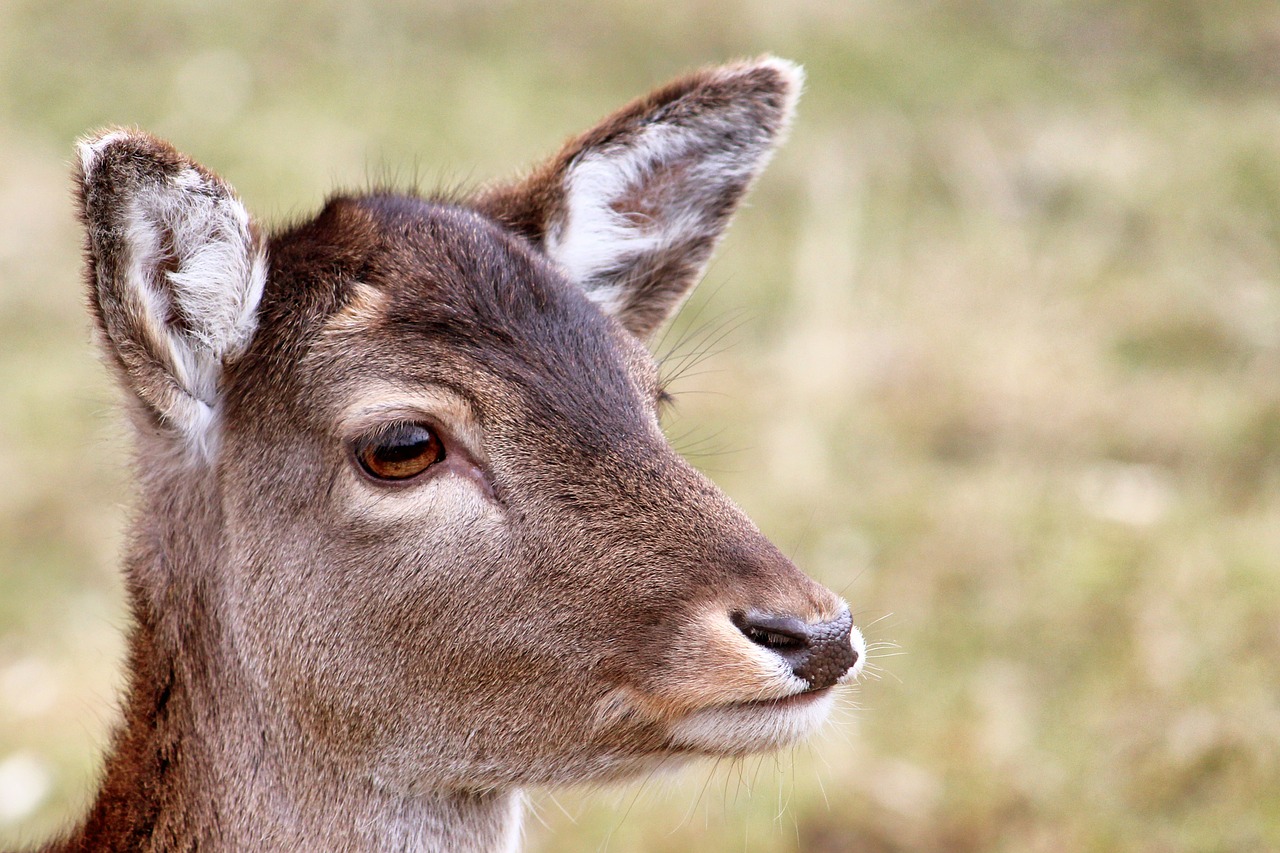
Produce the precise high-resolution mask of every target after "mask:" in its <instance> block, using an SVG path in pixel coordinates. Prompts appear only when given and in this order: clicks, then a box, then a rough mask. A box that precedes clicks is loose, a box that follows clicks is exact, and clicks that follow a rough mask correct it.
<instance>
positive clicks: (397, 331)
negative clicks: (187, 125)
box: [76, 58, 864, 843]
mask: <svg viewBox="0 0 1280 853" xmlns="http://www.w3.org/2000/svg"><path fill="white" fill-rule="evenodd" d="M799 84H800V74H799V70H798V69H797V68H796V67H795V66H792V65H790V64H788V63H786V62H782V61H780V60H776V59H768V58H766V59H763V60H759V61H755V62H749V63H744V64H739V65H731V66H726V67H720V68H713V69H709V70H705V71H702V72H699V73H695V74H692V75H690V76H688V77H685V78H683V79H680V80H677V81H676V82H674V83H672V84H670V85H668V86H666V87H665V88H662V89H659V90H657V91H656V92H654V93H652V94H651V95H649V96H648V97H646V98H643V99H641V100H639V101H636V102H634V103H632V104H631V105H629V106H627V107H625V108H623V109H622V110H621V111H619V112H617V113H615V114H614V115H612V116H610V117H609V118H607V119H606V120H605V121H603V122H602V123H601V124H599V125H598V126H597V127H595V128H593V129H591V130H589V131H587V132H586V133H584V134H582V135H581V136H578V137H576V138H574V139H572V140H571V141H570V142H568V143H567V144H566V145H565V146H564V148H563V149H562V150H561V151H560V152H559V153H558V154H557V155H556V156H554V157H553V158H551V159H550V160H549V161H548V162H546V163H545V164H544V165H542V166H540V167H538V168H536V169H535V170H533V171H532V172H531V173H530V174H529V175H528V176H527V177H525V178H524V179H522V180H518V181H515V182H512V183H508V184H503V185H500V186H496V187H492V188H489V189H487V190H485V191H482V192H480V193H478V194H476V195H474V196H472V197H469V198H462V199H441V198H430V197H420V196H418V195H414V194H404V193H395V192H373V193H367V194H359V195H338V196H335V197H333V198H332V199H331V200H330V201H329V202H328V203H327V204H326V205H325V207H324V209H323V210H322V211H321V212H320V213H319V214H318V215H317V216H316V217H315V218H313V219H310V220H308V221H305V222H302V223H300V224H296V225H294V226H292V227H288V228H285V229H282V230H279V231H277V232H275V233H272V234H270V235H268V232H267V231H266V230H265V229H263V228H261V227H260V226H259V225H257V224H256V223H255V222H254V220H253V219H252V218H251V217H250V216H249V214H248V213H247V212H246V211H245V209H244V207H243V205H242V204H241V202H240V201H239V199H238V198H237V197H236V195H235V193H234V192H233V191H232V189H231V188H230V187H229V186H228V185H227V184H226V183H225V182H224V181H222V180H221V179H220V178H218V177H217V176H216V175H214V174H213V173H212V172H210V171H208V170H207V169H205V168H203V167H202V166H200V165H198V164H196V163H194V162H192V161H191V160H190V159H188V158H187V157H185V156H184V155H182V154H180V153H178V152H177V151H176V150H174V149H173V148H172V147H170V146H169V145H168V144H166V143H164V142H162V141H160V140H158V139H155V138H153V137H151V136H148V135H146V134H144V133H141V132H137V131H132V130H111V131H109V132H104V133H101V134H99V135H97V136H94V137H91V138H89V139H88V140H86V141H84V142H83V143H82V144H81V146H80V162H79V167H78V171H77V176H76V178H77V181H76V182H77V186H78V188H79V198H80V201H81V205H82V217H83V221H84V225H85V228H86V231H87V235H88V237H87V255H88V270H89V284H90V292H91V296H92V299H91V303H92V306H93V309H94V312H95V315H96V318H97V325H98V329H99V331H100V333H101V334H100V339H101V341H102V345H103V350H104V352H105V353H106V356H107V359H108V361H109V362H110V363H111V364H112V365H113V366H114V368H115V373H116V375H117V376H118V378H119V379H120V382H121V384H122V385H123V387H124V389H125V391H126V397H127V398H128V401H129V410H130V413H131V415H132V420H133V422H134V423H135V425H136V427H137V437H138V441H137V459H138V468H139V474H140V479H141V482H142V503H141V506H140V512H139V515H138V519H137V521H136V523H135V527H134V531H133V536H132V545H131V547H130V552H129V556H128V565H127V571H128V573H129V581H130V584H129V588H130V593H131V596H132V602H133V608H134V613H135V617H136V619H137V622H138V625H139V628H138V630H137V632H136V633H135V639H134V657H133V667H134V676H133V687H132V694H131V698H130V703H129V706H128V710H127V719H126V729H132V728H134V727H142V728H143V729H146V728H147V727H148V726H150V727H151V728H153V729H154V728H155V727H156V725H157V722H156V719H155V718H156V717H158V716H160V711H157V710H156V706H157V705H158V703H159V702H160V699H159V698H157V697H158V694H159V692H160V689H161V687H163V688H164V690H165V691H167V692H165V693H164V696H163V697H162V698H163V699H164V703H165V704H164V706H163V709H165V710H164V713H166V714H168V713H170V711H169V710H167V709H169V708H173V709H177V710H173V711H172V714H173V715H174V719H175V720H179V722H175V723H174V725H180V726H183V727H186V728H188V729H189V730H190V734H189V735H188V737H189V738H190V741H189V742H190V743H191V744H192V746H191V747H190V748H188V749H187V751H186V752H183V753H181V761H184V762H186V764H187V765H189V767H190V769H189V770H188V771H187V772H186V774H185V775H183V776H182V778H188V777H190V778H189V779H188V781H187V782H186V783H185V784H186V789H185V790H188V792H191V791H202V792H203V793H204V794H205V795H206V796H210V797H214V798H215V799H216V796H217V795H216V792H212V790H211V789H213V788H214V787H217V785H234V784H236V783H235V781H234V778H233V774H230V772H229V771H226V770H225V769H224V770H222V771H220V772H221V774H222V775H221V776H219V777H218V778H219V779H221V780H222V781H221V782H219V783H217V785H215V783H214V782H211V781H201V778H202V776H201V774H205V775H209V774H213V775H217V774H215V773H214V771H212V770H210V769H209V768H204V769H200V768H201V767H203V766H204V765H206V764H217V763H219V762H221V765H222V767H224V768H225V767H227V766H231V765H234V764H235V763H236V762H237V761H240V762H241V763H244V761H246V760H247V759H248V758H253V759H254V760H255V761H257V766H258V767H263V768H270V773H272V774H274V775H275V776H276V777H278V778H277V779H276V783H275V784H276V786H277V792H278V796H279V797H281V798H283V799H284V800H286V801H287V800H289V799H290V798H294V799H295V800H296V801H297V802H303V801H309V802H316V803H319V804H322V805H323V804H328V808H329V809H330V810H331V812H332V814H331V815H330V816H329V818H328V820H329V825H331V826H332V825H333V824H334V822H335V821H339V820H341V818H338V817H334V816H333V815H336V814H338V813H339V812H341V811H342V809H343V808H344V804H346V803H347V801H348V799H350V798H351V797H353V796H355V795H354V794H350V791H351V790H355V789H361V790H377V791H380V792H383V793H388V792H389V793H390V795H393V796H394V797H396V798H400V799H402V800H404V799H406V798H407V799H412V798H413V797H417V796H422V797H429V796H435V795H437V794H439V793H440V792H461V793H466V792H473V793H474V792H503V791H512V790H516V789H518V788H520V787H522V786H527V785H549V784H559V783H568V782H580V781H588V780H600V779H607V778H616V777H624V776H628V775H631V774H635V773H638V772H642V771H645V770H648V769H650V768H652V767H653V766H655V765H657V764H662V763H667V762H671V761H673V760H679V759H681V758H683V757H687V756H700V755H707V756H736V755H743V754H747V753H753V752H758V751H762V750H770V749H774V748H777V747H782V746H786V745H788V744H791V743H793V742H795V741H796V740H797V739H799V738H801V737H803V736H804V735H806V734H808V733H809V732H811V731H812V730H813V729H814V728H815V727H816V726H817V725H818V724H819V723H820V722H821V721H822V719H823V718H824V717H825V715H826V714H827V712H828V710H829V708H830V706H831V704H832V701H833V688H834V687H835V685H836V684H837V683H838V682H840V681H842V680H847V679H849V678H851V677H853V676H854V675H856V673H857V672H858V670H859V668H860V667H861V664H862V655H863V652H864V649H863V646H862V641H861V637H860V635H859V634H858V632H857V631H856V629H853V628H852V626H851V623H850V615H849V610H848V607H847V606H846V605H845V603H844V602H843V601H841V600H840V599H839V598H838V597H837V596H835V595H834V594H833V593H831V592H830V591H828V590H826V589H825V588H823V587H822V586H820V585H818V584H816V583H815V582H813V581H812V580H810V579H809V578H807V577H806V576H805V575H804V574H803V573H802V572H801V571H800V570H799V569H797V568H796V567H795V566H794V565H793V564H792V563H791V561H789V560H788V559H787V558H786V557H785V556H783V555H782V554H781V553H780V552H779V551H778V550H777V548H775V547H774V546H773V545H772V544H770V543H769V541H768V540H767V539H765V537H764V536H763V535H761V533H760V532H759V531H758V530H757V529H756V527H755V526H754V525H753V524H752V523H751V522H750V521H749V520H748V519H747V518H746V516H745V515H744V514H743V513H742V512H741V511H740V510H739V509H738V508H737V507H736V506H734V504H733V503H732V502H731V501H730V500H729V499H728V498H727V497H726V496H725V495H724V494H722V493H721V492H720V490H719V489H717V488H716V487H715V486H714V485H713V484H712V483H711V482H709V481H708V480H707V479H706V478H705V477H704V476H703V475H702V474H700V473H699V472H698V471H696V470H694V469H693V468H692V467H691V466H690V465H688V464H687V463H686V462H685V461H684V460H683V459H682V458H681V457H680V456H679V455H677V454H676V453H675V452H674V451H673V450H672V448H671V447H670V446H669V444H668V443H667V441H666V439H665V438H664V436H663V434H662V431H661V429H660V427H659V422H658V408H659V406H660V405H661V401H662V398H663V394H664V392H663V390H662V387H661V382H660V379H659V374H658V370H657V368H656V366H655V362H654V359H653V357H652V356H651V354H650V353H649V352H648V350H647V348H646V341H647V340H648V339H650V338H651V337H652V336H653V334H654V332H655V330H656V329H658V328H659V327H660V326H661V325H662V324H663V323H664V322H665V321H666V320H667V319H668V318H669V317H670V316H671V314H672V313H673V312H674V311H675V310H676V308H677V307H678V306H679V304H680V303H681V301H682V300H683V299H684V297H685V296H686V294H687V293H688V292H689V290H690V289H691V287H692V286H693V285H694V283H695V282H696V281H697V280H698V278H699V276H700V275H701V273H702V271H703V269H704V267H705V265H706V263H707V261H708V258H709V256H710V254H711V251H712V249H713V247H714V246H715V244H716V242H717V240H718V239H719V237H720V235H721V233H722V232H723V230H724V228H725V227H726V225H727V222H728V220H729V217H730V215H731V214H732V213H733V211H734V209H735V208H736V206H737V205H738V203H739V201H740V200H741V198H742V196H743V194H744V192H745V191H746V190H747V188H748V186H749V184H750V183H751V181H752V180H753V178H754V177H755V176H756V175H757V173H758V172H759V171H760V169H761V168H762V167H763V165H764V164H765V162H766V161H767V160H768V158H769V156H770V153H771V151H772V150H773V147H774V145H775V144H776V143H777V141H778V140H779V138H780V136H781V135H782V134H783V133H784V131H785V129H786V127H787V124H788V122H789V119H790V116H791V113H792V109H793V105H794V101H795V99H796V96H797V92H798V87H799ZM166 679H167V681H166ZM157 683H159V684H160V687H157V686H156V685H157ZM175 697H176V698H175ZM166 719H167V718H166ZM231 727H234V728H236V729H237V731H240V732H241V734H238V735H236V736H234V737H231V736H228V735H227V733H226V731H225V730H226V729H228V728H231ZM246 729H247V730H248V731H250V732H251V733H252V736H251V737H248V738H246V737H243V736H241V735H242V733H243V730H246ZM139 737H143V736H141V735H139ZM125 740H126V741H127V740H129V736H128V735H126V737H125ZM145 740H146V738H145V737H143V741H145ZM140 742H142V741H140ZM202 744H203V746H201V745H202ZM126 751H127V750H126ZM143 751H144V752H145V750H143ZM246 753H249V755H246ZM173 760H174V761H178V760H179V759H177V758H174V759H173ZM135 772H147V771H145V770H138V771H135ZM256 772H262V773H266V772H268V771H267V770H261V771H256ZM109 775H110V770H109ZM178 775H182V774H178ZM210 778H212V776H211V777H210ZM319 780H345V782H346V783H347V786H346V788H345V790H346V791H347V792H348V793H346V794H341V795H339V794H335V793H332V792H329V793H325V792H324V791H317V789H318V788H320V787H322V783H321V781H319ZM339 787H341V786H339ZM280 792H282V793H280ZM344 797H346V798H347V799H344ZM204 808H206V809H215V806H207V807H204ZM305 810H306V809H305V808H304V807H303V806H297V805H295V807H294V809H293V811H294V812H297V813H301V812H302V811H305ZM286 811H287V810H286ZM299 819H300V818H299ZM223 820H224V821H225V822H226V823H227V824H228V825H231V824H234V823H235V822H236V821H241V822H243V821H245V820H249V818H246V817H244V816H235V815H227V816H224V817H223ZM281 820H284V818H278V819H277V822H279V821H281ZM276 832H277V834H279V833H281V832H284V831H283V830H279V828H278V827H277V830H276ZM285 834H287V833H285ZM260 837H261V836H260ZM273 837H274V836H273ZM295 837H298V836H297V834H296V833H295ZM503 837H504V838H505V837H507V836H503ZM503 843H507V842H503Z"/></svg>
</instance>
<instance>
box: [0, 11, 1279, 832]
mask: <svg viewBox="0 0 1280 853" xmlns="http://www.w3.org/2000/svg"><path fill="white" fill-rule="evenodd" d="M765 51H770V52H775V53H778V54H780V55H782V56H786V57H790V58H793V59H796V60H798V61H800V62H802V63H804V64H805V65H806V66H807V69H808V73H809V83H808V90H807V94H806V96H805V97H804V99H803V101H802V103H801V110H800V115H799V119H798V121H797V123H796V125H795V129H794V133H793V135H792V139H791V141H790V143H789V145H788V146H787V147H786V148H785V149H784V150H783V151H782V152H781V154H780V155H779V156H778V157H777V158H776V160H775V161H774V163H773V165H772V167H771V169H770V170H769V171H768V173H767V174H766V176H765V178H764V179H763V180H762V181H761V183H760V184H759V186H758V187H757V189H756V190H755V192H754V194H753V196H752V197H751V199H750V205H749V207H748V208H747V209H745V210H744V211H743V212H742V214H741V215H740V216H739V217H738V220H737V223H736V225H735V227H734V230H733V231H732V233H731V234H730V236H729V238H728V240H727V241H726V243H725V244H724V245H723V247H722V250H721V251H720V253H719V256H718V260H717V261H716V263H715V264H714V266H713V267H712V268H711V270H710V273H709V274H708V276H707V280H706V281H705V283H704V285H703V286H702V288H701V289H700V291H699V293H698V295H697V296H696V297H695V298H694V299H693V301H692V302H691V305H690V307H689V308H688V309H687V310H686V311H685V312H684V313H683V315H682V316H681V317H680V319H679V320H678V321H677V323H676V327H675V329H674V331H672V333H671V334H670V335H669V336H668V337H667V339H666V341H665V342H664V344H663V346H664V348H665V351H667V352H668V353H669V358H668V361H667V365H668V370H669V371H670V372H674V373H682V375H681V376H680V377H679V378H678V379H677V380H676V382H675V390H676V391H677V392H683V393H679V396H678V410H677V412H676V414H675V415H674V416H673V417H672V418H671V419H670V420H669V422H668V428H669V430H670V433H671V435H672V436H673V438H675V439H676V440H677V443H678V444H679V445H680V446H682V447H684V448H685V449H686V450H687V451H688V453H689V455H690V456H691V458H692V459H693V460H694V461H695V462H696V463H697V464H699V465H701V466H702V467H703V468H704V469H705V470H707V471H708V472H709V473H710V474H711V476H712V477H713V478H714V479H716V480H717V481H718V482H719V483H720V484H721V485H722V486H723V487H724V488H725V489H726V490H727V491H728V492H729V493H730V494H731V495H733V496H734V497H735V498H736V499H737V500H738V501H739V502H740V503H741V504H743V505H744V506H745V507H746V509H747V510H748V511H749V512H750V513H751V514H752V515H753V516H754V517H755V518H756V519H757V520H758V522H759V523H760V525H761V526H762V527H763V528H764V530H765V531H766V532H767V533H768V534H769V535H771V536H772V537H773V538H774V539H775V540H776V541H777V542H779V544H780V545H781V546H782V547H783V548H784V549H785V550H787V551H788V552H789V553H791V554H793V555H794V557H795V558H796V560H797V561H798V562H799V563H801V564H802V565H803V566H805V567H806V568H807V569H808V570H809V571H810V572H812V573H813V574H814V575H815V576H817V577H819V578H820V579H822V580H823V581H825V582H827V583H828V584H830V585H831V586H833V587H835V588H836V589H839V590H841V591H842V592H843V593H844V595H846V596H847V597H848V598H849V600H850V601H851V602H852V603H853V606H854V608H855V610H856V611H857V612H858V620H859V621H860V622H861V623H862V624H864V625H868V626H869V627H868V629H867V634H868V637H869V639H870V640H871V641H872V642H874V643H877V644H878V645H877V646H876V649H877V654H876V657H875V659H874V660H873V661H872V663H873V664H874V665H875V670H874V673H873V675H874V677H872V678H869V679H867V680H866V681H865V683H864V684H862V685H861V686H859V687H857V688H856V689H854V690H852V691H850V692H849V693H848V695H847V696H846V697H845V699H844V700H843V704H842V707H841V709H840V712H839V714H838V718H837V719H836V720H835V721H834V722H833V723H832V724H831V725H830V726H829V727H828V729H827V731H826V732H825V734H824V735H823V736H821V737H819V738H817V739H815V740H814V741H812V742H810V743H808V744H806V745H804V746H801V747H799V748H797V749H795V750H793V751H791V752H789V753H786V754H783V755H780V756H776V757H767V758H762V759H754V760H750V761H745V762H741V763H737V764H734V765H732V766H719V767H711V766H695V767H692V768H689V769H686V770H684V771H681V772H678V773H675V774H672V775H671V776H669V777H663V778H655V779H650V780H647V781H645V782H644V783H643V784H637V785H630V786H621V787H619V788H615V789H610V790H608V791H605V792H581V791H560V792H554V793H546V792H543V793H538V794H536V795H535V797H534V806H535V814H534V815H533V816H531V818H530V820H529V821H528V838H529V845H530V848H531V849H532V850H535V851H572V850H609V851H692V850H696V851H712V852H713V853H714V851H989V850H991V851H1000V850H1005V851H1077V850H1079V851H1111V850H1116V851H1150V853H1156V851H1181V850H1194V851H1261V850H1280V6H1277V4H1275V3H1271V2H1267V3H1264V2H1256V3H1255V2H1247V0H1204V2H1195V0H1110V2H1103V0H1061V2H1050V0H1026V2H996V0H953V2H923V0H912V2H895V0H877V2H873V1H872V0H789V2H770V0H687V2H682V3H678V4H655V3H653V2H651V0H611V2H602V0H590V2H528V3H526V2H516V0H511V2H497V1H496V0H487V1H486V2H478V0H417V2H398V1H397V0H374V2H364V3H360V2H350V0H341V2H339V0H317V1H316V2H307V3H297V2H287V0H244V1H243V2H241V0H187V2H183V0H171V2H159V0H157V1H156V2H89V0H0V845H13V844H17V843H25V842H29V841H32V840H34V839H38V838H39V837H41V836H43V835H44V834H45V833H47V832H49V831H51V830H52V828H53V827H55V826H56V825H58V824H60V823H62V822H64V821H66V820H68V819H69V817H70V816H71V815H73V814H74V813H75V812H76V811H77V810H78V809H79V808H80V807H82V805H83V803H84V801H85V798H86V796H87V792H88V789H89V787H90V786H91V784H92V779H93V776H94V773H95V771H96V768H97V766H98V762H99V760H100V758H99V749H100V746H101V744H102V742H103V740H104V738H105V735H106V732H107V730H108V727H109V726H110V723H111V720H112V714H113V711H112V707H113V699H114V696H115V690H116V687H117V685H118V684H119V681H120V673H119V662H120V655H121V641H120V639H119V632H120V630H121V629H122V627H123V624H124V615H123V606H122V594H121V587H120V583H119V580H118V578H117V577H116V574H115V571H116V558H117V554H118V552H119V550H120V539H121V527H122V524H123V522H124V517H125V512H126V508H127V506H128V502H129V486H128V477H127V472H126V471H125V470H124V457H125V450H126V437H125V435H124V432H123V430H122V428H121V426H120V420H119V416H118V413H117V411H116V409H115V404H114V397H113V392H112V389H111V388H110V387H109V384H108V378H107V375H106V372H105V371H104V370H103V368H102V367H101V366H100V365H98V363H97V362H96V361H95V355H94V353H93V351H92V349H91V347H90V344H89V335H88V328H89V327H88V323H87V319H86V313H85V311H84V309H83V305H82V296H81V284H80V279H79V275H80V271H79V251H80V249H79V246H80V237H79V235H78V232H77V228H76V225H75V222H74V219H73V215H72V207H71V203H70V197H69V184H68V179H67V173H68V161H69V158H70V155H71V150H72V142H73V140H74V138H75V137H76V136H77V135H78V134H81V133H83V132H85V131H87V130H90V129H92V128H95V127H97V126H100V125H103V124H107V123H129V124H137V125H140V126H143V127H145V128H148V129H150V130H152V131H154V132H156V133H157V134H159V135H161V136H164V137H167V138H169V139H171V140H172V141H174V142H175V143H176V144H177V145H178V146H179V147H180V148H182V149H183V150H185V151H187V152H188V153H190V154H192V155H193V156H195V157H196V158H197V159H199V160H201V161H202V162H204V163H206V164H208V165H209V166H211V167H213V168H214V169H216V170H217V171H219V172H220V173H221V174H223V175H224V176H226V177H227V178H228V179H229V180H230V181H231V182H232V183H234V184H235V185H236V186H237V187H238V188H239V190H240V191H241V193H242V195H243V197H244V198H245V200H246V202H247V203H248V205H249V207H250V208H251V209H252V210H254V211H256V212H257V213H258V214H259V215H260V216H262V217H265V218H266V219H267V220H269V221H275V222H281V221H284V220H287V219H289V218H290V217H293V216H297V215H302V214H305V213H306V212H308V211H311V210H314V209H315V208H316V207H317V206H318V205H319V204H320V203H321V201H322V200H323V198H324V196H325V194H326V193H327V192H328V191H329V190H330V189H331V188H332V187H334V186H335V185H337V186H360V185H364V184H366V183H367V182H369V181H370V180H381V179H385V178H390V179H392V180H396V181H400V182H402V183H404V184H406V185H410V184H413V183H417V184H419V185H420V186H422V187H424V188H428V189H429V188H431V187H432V186H433V185H436V184H443V185H448V186H453V185H457V184H464V185H465V184H472V183H478V182H481V181H484V180H489V179H492V178H496V177H499V176H501V175H504V174H509V173H511V172H512V171H513V170H515V169H516V168H518V167H519V166H521V165H522V164H526V163H529V162H531V161H533V160H535V159H537V158H539V157H541V156H542V155H543V154H545V153H547V152H549V151H551V150H552V149H553V148H554V147H555V146H556V145H557V144H558V142H559V141H560V140H561V139H562V138H563V137H564V136H566V135H568V134H570V133H573V132H576V131H578V130H580V129H583V128H585V127H587V126H588V125H589V124H590V123H591V122H593V121H594V120H595V119H596V118H597V117H599V116H600V115H602V114H604V113H605V112H607V111H609V110H611V109H613V108H614V107H615V106H618V105H620V104H621V103H622V102H623V101H625V100H627V99H629V98H631V97H632V96H634V95H638V94H640V93H642V92H644V91H646V90H647V89H648V88H649V87H651V86H653V85H656V84H658V83H660V82H663V81H664V80H666V79H667V78H669V77H671V76H673V75H674V74H676V73H678V72H680V71H681V70H684V69H687V68H690V67H694V66H698V65H701V64H705V63H708V62H714V61H720V60H725V59H730V58H734V57H739V56H744V55H754V54H757V53H761V52H765ZM686 357H687V358H686Z"/></svg>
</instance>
